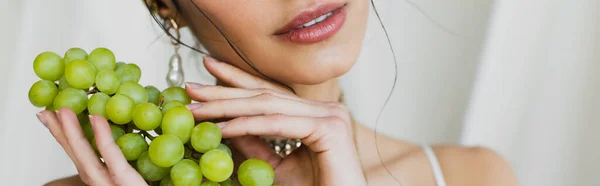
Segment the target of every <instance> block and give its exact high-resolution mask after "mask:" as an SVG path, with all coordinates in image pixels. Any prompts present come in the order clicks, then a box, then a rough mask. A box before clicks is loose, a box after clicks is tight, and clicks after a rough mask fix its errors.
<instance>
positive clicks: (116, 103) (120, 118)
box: [106, 94, 135, 125]
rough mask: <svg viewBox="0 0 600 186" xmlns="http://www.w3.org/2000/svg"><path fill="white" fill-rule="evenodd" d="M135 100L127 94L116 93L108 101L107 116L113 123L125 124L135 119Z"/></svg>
mask: <svg viewBox="0 0 600 186" xmlns="http://www.w3.org/2000/svg"><path fill="white" fill-rule="evenodd" d="M134 108H135V104H134V102H133V100H132V99H131V98H129V97H127V96H125V95H120V94H118V95H114V96H113V97H111V98H110V99H108V102H106V116H107V118H108V119H110V120H111V121H112V122H113V123H115V124H119V125H124V124H127V123H129V122H130V121H131V120H132V119H133V109H134Z"/></svg>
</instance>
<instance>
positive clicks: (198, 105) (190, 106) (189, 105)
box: [185, 103, 202, 110]
mask: <svg viewBox="0 0 600 186" xmlns="http://www.w3.org/2000/svg"><path fill="white" fill-rule="evenodd" d="M200 106H202V103H192V104H188V105H186V106H185V107H187V109H188V110H194V109H197V108H200Z"/></svg>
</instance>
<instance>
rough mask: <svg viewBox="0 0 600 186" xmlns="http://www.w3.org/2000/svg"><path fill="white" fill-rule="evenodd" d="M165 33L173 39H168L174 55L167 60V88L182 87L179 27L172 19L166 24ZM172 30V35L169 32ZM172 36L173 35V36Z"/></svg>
mask: <svg viewBox="0 0 600 186" xmlns="http://www.w3.org/2000/svg"><path fill="white" fill-rule="evenodd" d="M167 24H168V27H167V31H168V32H169V33H171V35H172V36H173V37H175V38H176V39H177V40H175V39H174V38H173V37H170V41H171V44H172V45H173V49H174V50H175V53H174V54H173V56H171V59H169V72H168V73H167V84H168V85H169V87H181V86H182V85H183V80H184V76H183V65H182V62H181V56H180V55H179V39H180V38H181V34H180V33H179V26H178V25H177V23H176V22H175V20H174V19H169V22H168V23H167ZM171 30H174V33H173V32H171ZM173 34H174V35H173Z"/></svg>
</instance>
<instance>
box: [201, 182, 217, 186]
mask: <svg viewBox="0 0 600 186" xmlns="http://www.w3.org/2000/svg"><path fill="white" fill-rule="evenodd" d="M200 186H221V185H220V184H219V183H217V182H213V181H205V182H202V184H200Z"/></svg>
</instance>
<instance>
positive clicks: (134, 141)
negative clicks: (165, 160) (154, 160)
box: [116, 133, 148, 161]
mask: <svg viewBox="0 0 600 186" xmlns="http://www.w3.org/2000/svg"><path fill="white" fill-rule="evenodd" d="M116 144H117V146H119V148H120V149H121V152H123V155H124V156H125V159H127V161H133V160H137V159H138V157H140V155H141V154H142V153H144V152H146V151H148V143H146V140H145V139H144V137H142V135H140V134H135V133H129V134H125V135H123V136H121V137H119V138H117V141H116Z"/></svg>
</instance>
